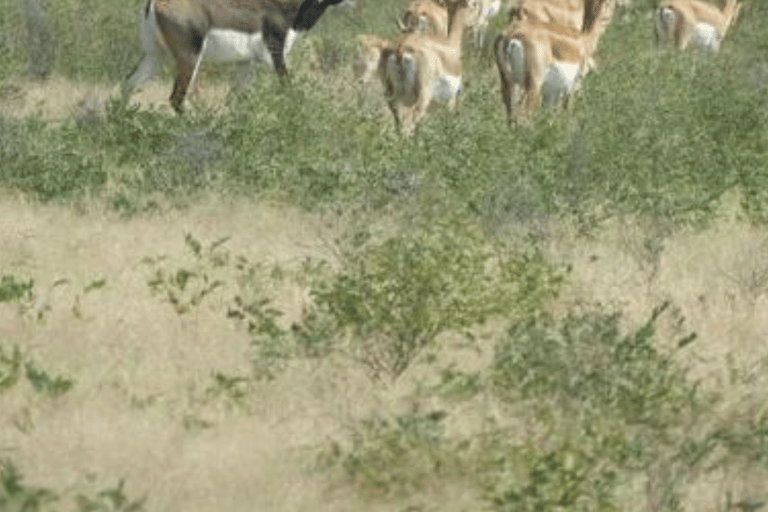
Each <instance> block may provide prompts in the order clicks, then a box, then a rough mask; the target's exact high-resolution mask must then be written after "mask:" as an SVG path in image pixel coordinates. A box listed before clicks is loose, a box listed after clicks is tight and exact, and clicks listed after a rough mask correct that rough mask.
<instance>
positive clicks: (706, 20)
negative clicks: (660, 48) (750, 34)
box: [656, 0, 742, 52]
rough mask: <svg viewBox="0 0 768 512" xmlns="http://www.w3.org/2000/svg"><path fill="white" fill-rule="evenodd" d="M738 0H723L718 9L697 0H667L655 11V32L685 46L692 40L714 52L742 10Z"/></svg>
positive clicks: (662, 37)
mask: <svg viewBox="0 0 768 512" xmlns="http://www.w3.org/2000/svg"><path fill="white" fill-rule="evenodd" d="M741 5H742V4H741V2H738V1H737V0H725V2H724V4H723V6H722V8H721V9H718V8H717V7H715V6H714V5H712V4H709V3H706V2H702V1H700V0H669V1H667V2H664V3H663V4H661V6H660V7H659V8H658V10H657V11H656V36H657V39H658V41H659V42H660V43H671V44H674V45H675V47H676V48H678V49H680V50H685V49H686V48H687V47H688V45H689V44H691V43H693V44H694V45H695V46H698V47H700V48H703V49H707V50H711V51H713V52H717V51H718V50H719V49H720V42H721V41H722V40H723V38H724V37H725V33H726V32H727V31H728V28H729V27H730V26H731V24H733V22H734V21H735V20H736V18H737V17H738V15H739V11H740V10H741Z"/></svg>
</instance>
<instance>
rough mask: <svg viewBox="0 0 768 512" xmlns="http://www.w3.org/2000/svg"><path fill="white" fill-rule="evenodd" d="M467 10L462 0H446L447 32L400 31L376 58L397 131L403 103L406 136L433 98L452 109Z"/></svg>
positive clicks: (459, 72)
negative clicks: (448, 1) (444, 33)
mask: <svg viewBox="0 0 768 512" xmlns="http://www.w3.org/2000/svg"><path fill="white" fill-rule="evenodd" d="M466 12H467V1H466V0H451V2H450V3H448V26H449V28H448V35H447V36H431V35H427V34H418V33H411V34H402V35H401V36H400V37H398V38H397V39H395V40H394V41H393V44H392V45H389V46H387V47H386V48H384V50H383V51H382V53H381V59H380V60H379V70H378V71H379V77H380V78H381V81H382V84H383V85H384V94H385V97H386V100H387V104H388V105H389V109H390V111H391V112H392V115H393V116H394V118H395V124H396V126H397V128H398V130H399V131H403V122H402V119H401V115H400V106H401V105H402V106H404V107H405V110H406V113H405V116H404V118H405V119H407V120H409V126H405V131H404V132H405V133H406V135H409V134H413V133H415V132H416V129H417V128H418V125H419V123H420V122H421V120H422V118H423V117H424V115H425V114H426V112H427V108H428V107H429V105H430V104H431V103H432V102H433V101H437V102H445V103H447V104H448V106H449V108H453V107H454V106H455V103H456V99H457V97H458V95H459V93H460V91H461V42H462V36H463V31H464V25H465V19H466Z"/></svg>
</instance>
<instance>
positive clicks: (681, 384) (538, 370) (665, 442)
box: [485, 304, 712, 510]
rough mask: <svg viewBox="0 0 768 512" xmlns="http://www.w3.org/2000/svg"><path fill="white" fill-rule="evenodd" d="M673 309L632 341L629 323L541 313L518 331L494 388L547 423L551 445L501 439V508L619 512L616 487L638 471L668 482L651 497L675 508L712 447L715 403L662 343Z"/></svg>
mask: <svg viewBox="0 0 768 512" xmlns="http://www.w3.org/2000/svg"><path fill="white" fill-rule="evenodd" d="M666 307H667V304H664V305H662V306H660V307H659V308H657V309H656V310H655V311H654V312H653V314H652V315H651V317H650V319H649V320H648V321H647V322H646V323H644V324H642V325H641V326H640V327H638V328H636V329H634V330H632V331H630V332H629V333H628V334H622V333H621V329H620V324H619V320H620V317H619V315H616V314H605V313H599V312H595V313H586V314H581V315H575V314H569V315H567V316H566V317H565V318H563V319H562V320H559V321H556V320H555V319H553V318H552V317H550V316H548V315H544V314H540V315H534V316H532V317H531V318H528V319H526V320H524V321H521V322H519V323H517V324H515V325H513V326H512V327H511V328H510V330H509V332H508V334H507V337H506V338H505V339H504V340H502V342H501V343H500V344H499V346H498V348H497V351H496V356H495V359H494V363H493V365H492V367H491V383H492V389H493V390H494V394H495V395H496V396H498V397H499V398H501V399H502V400H504V401H505V402H508V403H510V404H514V407H515V409H516V410H519V411H520V413H519V414H521V415H523V416H528V420H527V421H531V422H536V423H538V424H539V425H540V426H541V430H540V431H541V432H542V434H541V437H542V439H541V441H538V442H536V443H533V444H531V443H528V444H525V445H516V444H513V443H510V442H509V441H506V440H505V439H504V438H503V437H501V436H493V437H492V442H491V445H490V446H489V447H487V449H486V452H485V453H486V457H487V458H488V460H489V465H490V468H491V471H490V479H489V482H488V485H489V491H490V496H491V499H492V500H493V501H494V502H495V503H496V505H497V508H498V509H499V510H549V509H551V507H554V506H560V507H563V510H617V509H618V502H617V501H616V496H615V490H616V484H617V483H620V482H626V481H629V480H630V479H631V476H632V475H633V474H635V473H636V472H637V471H649V472H657V471H662V472H664V473H665V474H667V475H668V477H667V478H666V479H665V481H664V482H661V483H660V485H661V486H662V487H661V489H660V490H659V491H658V492H657V493H656V494H657V495H656V496H649V499H651V500H652V501H654V500H655V502H656V503H659V504H663V506H672V505H671V504H673V503H674V502H675V501H676V499H677V497H676V496H677V494H676V493H677V490H679V484H680V482H681V478H682V476H681V475H683V474H685V473H686V472H688V471H691V469H692V468H693V467H695V466H697V465H698V464H700V463H701V462H702V460H703V457H704V455H705V454H706V453H710V452H711V448H712V447H711V443H709V442H708V441H707V440H706V439H707V434H706V433H702V432H700V431H699V430H697V429H696V428H695V427H696V422H697V419H698V418H700V417H701V416H700V414H701V412H702V411H703V410H704V406H705V405H706V402H705V401H704V400H703V399H702V397H701V396H700V394H699V393H697V391H696V388H695V387H694V386H691V385H690V384H688V383H687V382H686V380H685V375H684V373H683V372H682V371H681V370H680V369H679V368H677V366H676V365H675V364H674V362H673V360H672V359H671V358H670V357H669V356H667V355H664V354H662V353H660V352H659V351H658V350H657V349H656V348H655V346H654V343H653V336H654V324H655V323H656V321H657V320H658V317H659V315H661V314H662V313H663V311H664V310H665V309H666ZM654 468H655V469H654ZM659 468H660V469H659ZM659 506H661V505H659Z"/></svg>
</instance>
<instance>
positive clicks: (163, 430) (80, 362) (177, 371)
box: [0, 201, 768, 512]
mask: <svg viewBox="0 0 768 512" xmlns="http://www.w3.org/2000/svg"><path fill="white" fill-rule="evenodd" d="M0 218H2V219H3V221H2V223H0V246H1V247H3V251H2V252H0V267H2V268H3V272H4V273H8V274H13V275H17V276H28V277H32V278H34V280H35V289H36V290H42V291H45V290H47V289H49V290H50V292H49V293H48V294H47V297H41V298H40V300H38V303H40V304H45V305H47V306H48V308H41V307H39V306H40V304H38V310H37V311H40V312H41V314H42V319H38V318H37V316H36V314H35V312H34V311H26V312H25V313H23V314H22V313H21V312H20V309H19V308H18V306H17V305H9V304H4V305H2V308H0V314H1V315H2V318H3V321H2V322H1V323H0V340H2V341H3V342H5V343H8V342H10V343H17V344H19V345H20V347H21V348H22V350H24V351H25V352H26V353H28V354H30V355H31V356H32V357H34V359H35V360H36V361H39V362H40V364H41V365H42V366H46V367H47V368H48V369H49V370H50V371H52V372H54V373H59V374H62V375H66V376H69V377H72V378H74V379H75V380H76V385H75V387H74V388H73V390H72V391H70V392H69V393H67V394H66V395H65V396H63V397H61V398H59V399H56V400H50V399H45V398H42V397H40V396H38V395H35V394H34V393H32V392H31V391H30V392H24V391H19V392H15V391H14V392H13V393H6V394H3V395H0V410H2V411H3V413H2V415H0V432H2V436H0V439H2V445H0V450H2V452H4V453H5V454H7V455H10V456H12V457H13V458H14V459H15V460H16V461H17V462H18V463H19V465H20V469H21V470H22V471H23V473H24V475H25V477H26V479H27V481H29V482H34V483H35V484H36V485H41V486H47V487H50V488H55V489H63V488H67V487H68V486H71V485H75V484H77V485H80V484H78V482H87V481H89V480H97V481H103V480H104V479H109V478H118V477H121V476H122V477H125V478H126V481H127V486H126V489H127V493H128V494H129V495H133V496H141V495H144V494H146V495H147V496H148V497H149V500H148V502H147V506H148V509H149V510H169V511H171V510H184V511H218V510H228V511H237V510H243V511H245V510H249V511H250V510H263V511H267V510H276V511H278V510H279V511H288V510H302V511H307V510H312V511H323V510H327V511H331V510H334V511H335V510H359V509H360V507H364V508H366V509H367V510H401V509H402V508H401V507H403V506H406V505H408V504H410V505H413V506H419V507H422V508H416V510H425V511H426V510H470V509H471V510H476V509H477V508H476V507H477V506H479V505H478V502H477V496H475V495H473V494H472V493H471V492H470V493H468V492H465V491H462V490H461V489H460V488H456V489H453V490H452V491H451V492H452V493H453V494H450V493H448V494H440V493H438V492H437V491H434V492H435V493H436V494H435V495H434V496H433V495H431V494H432V492H433V491H429V490H427V491H424V492H423V493H421V494H419V495H418V496H417V497H416V498H414V497H411V498H409V500H410V501H408V502H407V503H404V502H402V503H400V502H384V503H379V502H374V503H371V502H367V501H365V500H364V498H361V497H359V496H358V495H356V494H354V493H352V492H350V489H348V488H346V486H345V484H344V483H343V479H342V480H340V479H339V477H338V475H337V476H335V477H334V476H333V474H330V476H329V474H328V473H320V472H313V471H311V468H312V466H313V461H314V456H315V453H316V449H317V447H319V446H321V445H322V444H323V443H325V442H327V441H328V440H330V439H342V438H344V436H345V435H346V434H347V428H348V427H349V426H350V425H352V424H353V422H354V421H355V420H357V419H360V418H364V417H367V416H368V415H370V414H372V413H374V412H375V411H382V410H398V409H399V410H408V409H409V408H412V407H414V406H415V403H414V402H413V400H412V395H411V393H412V389H413V388H412V384H413V382H414V380H413V379H415V378H416V377H418V376H419V372H420V370H419V369H418V368H416V369H414V371H412V372H409V374H406V378H405V379H402V380H400V381H398V382H397V384H396V385H394V386H382V385H381V384H380V383H377V384H374V383H373V382H371V381H370V380H369V379H368V378H367V377H366V376H365V373H364V372H363V371H362V369H361V368H360V367H358V366H355V365H353V364H351V363H349V362H345V361H343V360H340V359H337V358H329V359H326V360H323V361H315V362H311V361H296V362H294V363H293V364H292V365H291V366H290V367H289V369H288V370H287V371H286V372H285V373H283V374H281V375H280V376H279V377H278V378H277V379H276V380H274V381H270V382H263V383H257V384H256V388H255V389H254V391H253V393H252V394H250V395H249V399H248V400H249V401H248V403H247V408H246V409H247V410H244V409H238V408H232V407H226V406H224V405H222V404H221V403H216V402H215V401H210V400H205V399H204V398H203V397H204V389H203V388H204V387H205V384H204V383H205V382H207V379H208V378H209V377H210V375H211V373H212V372H215V371H221V372H224V373H228V374H241V373H244V372H246V371H247V365H246V363H244V360H245V358H244V351H245V349H246V347H247V342H248V339H247V334H246V333H245V332H243V331H242V330H240V329H237V328H236V326H235V325H234V324H233V323H232V322H231V321H230V320H228V319H227V318H226V315H224V314H223V311H222V304H221V303H220V301H217V300H216V299H215V298H214V299H212V300H210V301H209V302H205V303H203V306H202V307H200V308H198V309H196V310H195V311H193V312H192V313H189V314H187V315H183V316H179V315H177V314H176V313H174V312H173V310H172V308H171V307H170V306H169V305H168V304H167V303H164V302H163V301H162V300H160V299H159V298H158V297H155V296H152V294H151V293H150V290H149V288H148V287H147V276H148V274H149V272H148V270H147V268H146V265H144V264H142V263H141V260H142V259H143V258H145V257H146V256H158V255H163V254H165V255H168V256H169V257H174V255H178V254H181V253H183V235H184V233H187V232H192V233H194V234H195V235H196V236H198V237H199V238H200V239H202V240H213V239H216V238H219V237H221V236H227V235H229V236H231V237H232V238H231V240H230V241H229V242H228V244H229V246H228V248H229V249H230V250H232V252H233V253H236V254H245V255H248V257H249V259H251V260H252V261H271V262H276V263H280V264H281V265H284V266H285V267H286V268H289V267H291V266H292V265H296V264H297V263H298V262H300V261H301V260H302V259H303V258H305V257H306V256H308V255H313V256H321V257H325V258H329V257H332V251H331V250H330V249H329V245H328V240H331V239H333V237H334V235H335V233H336V232H337V230H338V226H336V225H335V221H331V220H328V219H323V218H320V217H318V216H313V215H308V214H301V213H298V212H295V211H291V210H288V209H286V208H282V207H280V208H277V207H270V206H265V205H255V204H244V203H241V204H237V205H223V204H221V203H217V202H215V201H211V202H208V203H206V204H199V205H198V206H195V207H193V208H191V209H189V210H186V211H177V212H173V213H170V214H167V215H163V216H153V217H144V218H135V219H133V220H130V221H121V220H116V219H112V218H109V217H107V216H103V215H101V214H98V213H90V214H86V215H75V214H73V213H72V212H70V211H67V210H62V209H59V208H56V207H40V206H30V205H25V204H21V203H18V202H13V201H10V202H5V203H4V205H3V206H2V211H0ZM642 236H644V234H643V233H641V232H639V231H637V232H633V231H632V230H631V229H630V225H628V224H627V221H625V222H616V223H613V224H609V225H608V226H607V227H606V228H605V229H604V230H603V231H602V233H601V234H599V235H598V236H597V237H596V238H594V239H592V240H589V241H585V240H583V239H580V238H578V237H575V236H571V235H569V234H568V233H567V232H566V230H562V231H561V232H560V233H558V234H556V235H555V236H554V237H553V239H552V240H553V243H552V244H551V253H552V255H553V256H554V257H556V258H560V259H563V260H567V261H571V262H572V263H573V267H574V272H573V283H574V284H573V286H572V288H571V289H570V291H569V292H568V293H567V294H566V295H565V296H564V297H563V299H562V301H561V304H562V305H563V306H568V307H574V306H578V305H579V304H584V303H594V302H599V303H601V304H604V305H608V306H617V307H621V308H622V309H623V310H624V311H625V312H626V313H627V315H628V318H629V319H633V318H637V319H640V318H642V317H643V316H647V314H648V311H649V310H650V308H652V307H653V306H654V305H656V304H658V302H659V301H661V300H665V299H670V300H672V301H673V303H674V304H675V305H676V306H677V308H678V309H677V314H676V316H675V315H673V318H672V319H671V320H669V321H668V325H667V326H665V328H666V329H669V332H671V333H675V332H679V333H680V335H682V334H684V333H687V332H690V330H695V331H696V332H697V334H698V339H697V340H696V341H695V343H694V344H693V345H691V346H689V347H688V349H687V350H686V351H683V352H681V354H684V355H685V358H686V361H685V363H686V364H687V365H689V366H690V367H691V368H692V370H693V375H694V376H696V377H704V378H705V379H707V381H708V382H709V384H710V385H711V387H712V388H713V389H714V388H717V389H720V390H722V391H723V392H724V393H725V394H726V395H728V396H730V397H731V398H730V399H729V400H727V401H726V402H725V404H727V408H729V409H730V412H731V413H732V412H733V411H734V410H739V409H741V410H745V409H746V408H749V407H750V406H751V407H755V406H756V404H755V403H752V404H746V403H743V397H744V396H747V395H748V394H749V393H745V386H746V387H749V386H753V387H755V386H760V385H761V381H760V380H759V379H758V381H755V379H756V378H757V375H758V372H759V371H760V370H764V368H757V366H756V365H757V362H758V361H759V360H760V359H761V358H764V357H765V356H766V349H765V347H764V344H763V342H762V333H764V332H765V330H766V327H768V326H767V325H766V319H768V312H766V311H765V309H766V308H768V303H766V300H765V297H764V296H763V295H762V294H760V295H758V296H756V297H747V296H746V295H745V294H744V293H743V291H742V289H741V288H740V287H739V286H738V285H737V284H736V283H735V282H734V280H733V279H731V278H730V277H729V275H730V274H732V273H733V272H736V271H738V270H739V268H736V267H735V265H736V264H737V262H739V261H741V259H740V258H742V256H743V254H744V251H745V248H748V247H751V246H753V245H754V244H755V243H758V242H762V241H763V240H764V239H765V237H766V232H765V230H764V229H757V228H751V227H748V226H746V225H744V224H742V223H740V222H739V221H738V220H734V219H733V218H724V219H723V220H722V221H720V222H718V223H717V224H716V225H714V226H713V227H711V228H709V229H707V230H706V231H704V232H691V233H679V234H675V235H671V236H669V237H668V238H667V239H666V240H665V244H664V249H663V251H662V252H661V253H660V255H659V261H658V271H657V272H656V274H655V275H654V276H653V278H652V279H650V280H649V272H648V269H647V268H646V267H644V266H643V265H642V264H639V263H638V259H637V258H636V255H634V254H632V251H633V247H635V245H633V244H632V243H628V240H630V239H632V238H633V237H642ZM60 279H67V283H65V284H61V285H59V286H55V287H53V286H52V285H53V283H55V282H56V281H57V280H60ZM98 279H105V280H106V285H105V286H104V287H103V288H101V289H98V290H94V291H92V292H90V293H88V294H83V293H82V290H83V288H84V286H86V285H87V284H88V283H90V282H92V281H94V280H98ZM41 295H44V294H41ZM301 297H302V294H301V291H300V290H299V289H296V288H294V289H286V290H285V293H282V294H281V295H280V297H279V299H278V304H276V305H277V306H278V307H279V308H281V309H283V310H285V311H287V312H289V316H290V315H291V314H297V313H298V311H299V310H300V308H301ZM75 306H76V307H77V308H78V315H79V316H78V315H75V314H74V313H73V307H75ZM291 312H292V313H291ZM675 330H677V331H675ZM456 355H459V357H458V358H459V359H460V360H461V359H466V356H462V355H460V352H456ZM442 356H445V357H447V358H449V359H450V358H451V354H450V353H449V354H443V355H441V357H442ZM734 369H740V371H742V372H743V373H742V375H743V376H744V378H742V379H736V380H734V379H732V378H729V375H731V376H732V375H733V370H734ZM762 373H764V371H763V372H762ZM750 375H751V376H752V377H753V378H752V379H751V380H750V378H748V377H749V376H750ZM762 384H763V385H764V383H762ZM762 388H763V389H764V386H763V387H762ZM753 397H754V400H756V401H760V400H764V399H765V397H764V396H762V393H761V392H760V391H759V389H757V388H756V387H755V388H754V389H753ZM475 405H477V404H475ZM475 405H472V404H469V405H466V404H465V405H464V406H463V407H464V409H463V410H462V411H461V412H460V413H457V414H454V415H453V416H452V420H451V422H450V424H449V425H448V427H449V435H453V434H457V433H459V434H461V435H467V434H469V433H472V432H473V431H475V432H476V431H477V430H476V429H477V428H478V424H479V423H478V421H479V419H480V418H481V417H482V416H483V415H485V414H486V413H488V412H489V411H487V410H483V409H482V407H481V406H478V408H477V410H475ZM756 479H758V476H756V475H755V474H754V473H751V472H744V473H739V472H738V471H734V472H733V473H732V474H725V473H723V472H718V473H715V474H708V475H702V476H701V478H700V480H699V481H698V482H695V483H694V485H693V486H692V487H691V489H692V491H691V494H690V497H689V500H691V501H689V503H691V504H692V503H696V506H695V508H689V510H694V509H695V510H712V511H713V512H714V511H715V510H722V509H721V508H719V507H720V506H721V503H720V501H721V500H722V496H724V489H725V490H730V492H732V494H734V495H735V496H738V494H739V492H743V493H746V494H749V493H750V492H751V493H753V494H754V493H755V492H760V491H759V490H756V489H754V486H755V485H756V483H755V480H756ZM762 481H764V480H762ZM750 485H751V487H750ZM745 489H746V490H745ZM441 492H442V491H441ZM361 499H363V500H364V501H363V502H360V501H359V500H361ZM414 503H415V504H416V505H414Z"/></svg>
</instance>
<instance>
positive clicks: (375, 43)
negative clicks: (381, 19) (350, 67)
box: [354, 0, 448, 83]
mask: <svg viewBox="0 0 768 512" xmlns="http://www.w3.org/2000/svg"><path fill="white" fill-rule="evenodd" d="M397 26H398V29H399V31H400V33H401V34H405V33H412V32H419V33H422V34H431V35H439V36H447V35H448V11H447V9H446V8H445V7H443V6H442V5H440V4H438V3H437V2H435V1H434V0H414V1H413V2H411V4H410V5H409V6H408V7H407V8H406V10H405V11H404V12H403V15H402V17H401V18H399V19H398V20H397ZM357 43H358V52H357V54H358V57H357V62H356V63H355V65H354V68H355V75H356V76H357V77H359V79H360V81H361V82H363V83H368V82H369V81H370V80H371V79H373V77H374V76H375V75H376V73H377V70H378V67H379V60H380V59H381V52H382V50H383V49H384V48H385V47H386V46H387V45H390V44H393V39H388V38H385V37H380V36H375V35H371V34H361V35H359V36H357Z"/></svg>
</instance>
